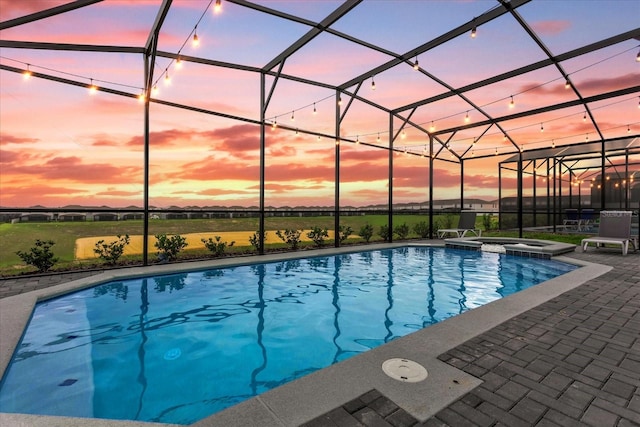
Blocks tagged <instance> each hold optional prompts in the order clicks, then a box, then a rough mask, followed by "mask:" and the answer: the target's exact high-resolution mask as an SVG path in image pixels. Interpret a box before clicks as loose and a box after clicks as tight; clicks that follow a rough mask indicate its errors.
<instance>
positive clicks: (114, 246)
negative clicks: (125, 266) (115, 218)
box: [93, 234, 129, 265]
mask: <svg viewBox="0 0 640 427" xmlns="http://www.w3.org/2000/svg"><path fill="white" fill-rule="evenodd" d="M116 237H117V239H116V240H114V241H111V242H109V243H105V241H104V240H98V241H97V242H96V244H95V248H93V252H94V253H95V254H96V255H98V258H100V259H102V260H103V261H104V262H105V263H106V264H108V265H116V263H117V262H118V259H120V257H121V256H122V254H123V253H124V247H125V246H127V245H128V244H129V235H128V234H125V235H124V236H123V235H121V234H118V235H117V236H116Z"/></svg>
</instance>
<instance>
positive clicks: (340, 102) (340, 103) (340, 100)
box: [338, 95, 342, 105]
mask: <svg viewBox="0 0 640 427" xmlns="http://www.w3.org/2000/svg"><path fill="white" fill-rule="evenodd" d="M338 105H342V97H341V96H340V95H338Z"/></svg>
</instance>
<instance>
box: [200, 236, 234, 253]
mask: <svg viewBox="0 0 640 427" xmlns="http://www.w3.org/2000/svg"><path fill="white" fill-rule="evenodd" d="M213 237H214V238H215V241H214V240H213V239H212V238H211V237H209V239H200V240H202V243H204V246H205V247H206V248H207V249H209V251H211V253H212V254H213V255H214V256H222V255H224V251H225V249H227V242H221V241H220V239H221V238H220V236H213ZM235 244H236V242H235V241H231V243H229V247H231V246H233V245H235Z"/></svg>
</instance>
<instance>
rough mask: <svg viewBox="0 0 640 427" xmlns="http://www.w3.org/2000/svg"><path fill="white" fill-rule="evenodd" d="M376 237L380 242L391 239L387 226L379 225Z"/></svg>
mask: <svg viewBox="0 0 640 427" xmlns="http://www.w3.org/2000/svg"><path fill="white" fill-rule="evenodd" d="M378 235H379V236H380V237H382V240H384V241H385V242H388V241H389V238H390V237H391V231H390V230H389V226H388V225H387V224H384V225H381V226H380V231H378Z"/></svg>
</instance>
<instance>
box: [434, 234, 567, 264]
mask: <svg viewBox="0 0 640 427" xmlns="http://www.w3.org/2000/svg"><path fill="white" fill-rule="evenodd" d="M444 244H445V246H446V247H447V248H454V249H466V250H472V251H480V250H485V248H483V246H484V247H487V246H489V247H491V249H489V250H491V251H495V247H496V246H502V247H503V248H504V253H506V254H508V255H517V256H524V257H530V258H544V259H550V258H551V257H554V256H557V255H561V254H564V253H567V252H573V251H574V250H575V249H576V245H573V244H570V243H563V242H554V241H551V240H538V239H520V238H517V237H460V238H458V237H456V238H451V239H445V240H444ZM496 252H498V251H496ZM500 252H501V251H500Z"/></svg>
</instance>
